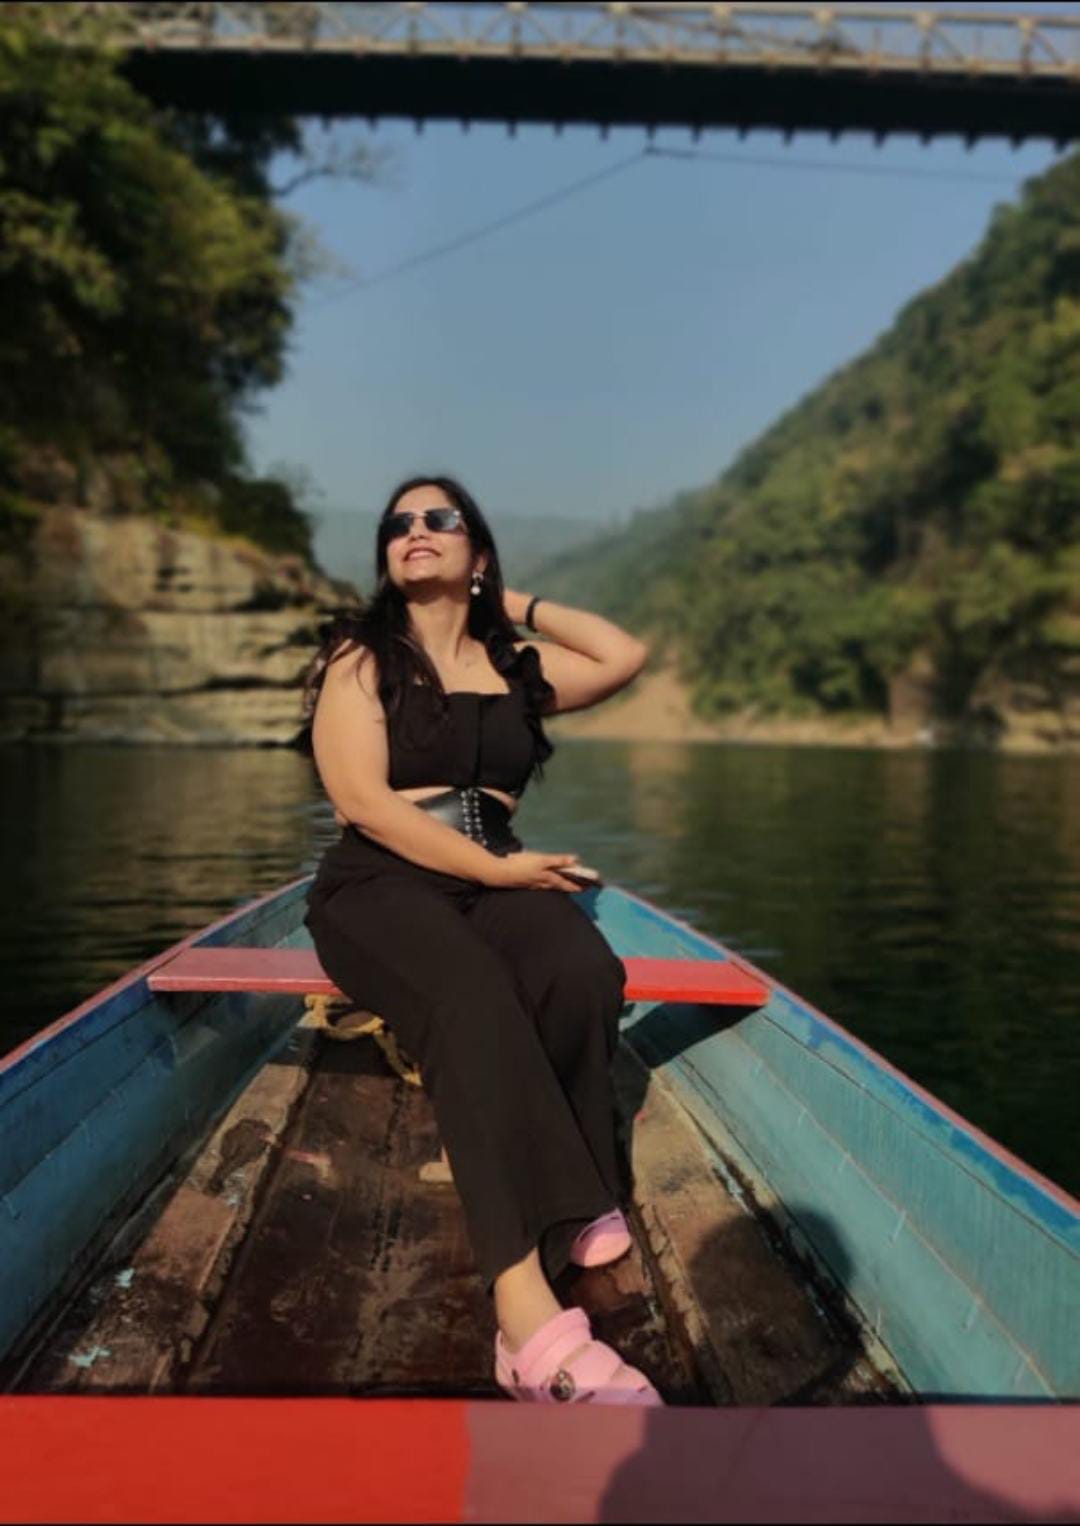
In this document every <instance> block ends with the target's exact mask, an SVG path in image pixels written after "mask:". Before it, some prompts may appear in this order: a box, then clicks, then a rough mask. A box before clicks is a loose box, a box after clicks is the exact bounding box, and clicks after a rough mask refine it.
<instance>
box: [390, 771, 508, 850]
mask: <svg viewBox="0 0 1080 1526" xmlns="http://www.w3.org/2000/svg"><path fill="white" fill-rule="evenodd" d="M412 803H413V805H418V806H419V807H420V809H421V810H422V811H427V813H428V815H429V816H435V817H437V818H438V820H439V821H445V822H446V824H447V826H448V827H454V828H455V830H457V831H458V832H464V834H465V836H466V837H470V838H472V840H473V842H478V843H479V844H480V846H481V847H482V848H487V849H488V850H489V852H491V853H494V854H496V855H497V856H498V857H499V858H505V857H506V855H507V854H508V853H519V852H520V851H521V849H522V848H523V847H524V843H522V842H520V841H519V840H518V838H516V837H515V836H514V834H513V832H512V831H511V828H510V821H511V816H512V812H511V811H509V810H508V809H507V807H506V806H505V805H504V804H503V803H502V801H501V800H498V799H496V797H495V796H494V795H489V794H488V793H487V791H486V790H482V789H479V788H478V787H477V786H476V785H471V784H470V785H466V786H465V787H464V788H457V789H448V790H443V791H442V793H441V794H438V795H428V796H427V797H426V799H424V800H414V801H413V802H412Z"/></svg>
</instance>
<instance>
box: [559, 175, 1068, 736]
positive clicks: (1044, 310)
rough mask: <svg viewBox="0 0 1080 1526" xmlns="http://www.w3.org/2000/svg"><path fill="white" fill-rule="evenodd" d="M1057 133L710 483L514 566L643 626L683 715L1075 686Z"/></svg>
mask: <svg viewBox="0 0 1080 1526" xmlns="http://www.w3.org/2000/svg"><path fill="white" fill-rule="evenodd" d="M1078 526H1080V156H1076V155H1074V156H1071V157H1070V158H1068V159H1066V160H1064V161H1062V162H1060V163H1058V164H1057V165H1055V166H1054V167H1053V168H1052V169H1051V170H1050V171H1048V172H1047V173H1046V174H1044V175H1042V176H1040V177H1038V178H1036V179H1033V180H1032V181H1030V182H1028V183H1027V185H1026V186H1025V187H1024V190H1023V192H1022V195H1021V197H1020V199H1019V201H1018V203H1017V204H1010V205H1005V206H1001V207H999V208H998V209H997V210H996V212H995V213H994V216H993V218H992V220H991V223H990V226H989V228H988V230H987V233H986V234H985V236H984V238H983V240H982V242H981V243H980V245H979V246H978V248H977V249H976V250H975V251H974V253H973V254H972V255H971V256H970V257H969V258H968V259H966V260H964V261H963V262H962V263H961V264H960V265H959V266H958V267H957V268H956V269H954V270H953V271H951V272H950V273H949V274H948V275H947V276H946V277H945V278H944V279H943V280H942V281H941V282H940V283H938V284H937V285H936V286H934V287H932V288H931V289H930V290H928V291H926V292H923V293H922V294H920V295H919V296H918V297H916V298H915V299H914V300H913V301H911V302H910V303H908V304H907V306H906V307H904V308H903V310H902V311H901V312H900V313H899V315H898V316H897V318H896V320H895V322H894V323H893V325H892V326H891V328H890V329H889V330H888V331H887V332H886V333H885V334H884V335H883V336H882V337H881V339H880V340H879V341H878V342H877V343H875V344H874V345H873V346H872V347H871V349H870V350H869V351H867V352H866V353H865V354H863V355H861V356H859V357H858V358H857V359H856V360H854V361H852V362H851V363H850V364H848V365H846V366H844V367H843V368H842V369H841V370H839V371H838V372H836V373H835V374H834V375H832V376H830V377H829V378H828V379H827V380H826V381H825V382H824V383H823V384H822V385H821V386H820V387H818V388H817V389H816V390H815V391H813V392H812V393H811V394H810V395H809V396H807V397H806V398H804V399H803V400H802V401H801V402H799V403H798V404H797V405H796V406H795V407H793V408H792V409H790V410H789V411H788V412H787V413H785V414H784V415H783V416H782V417H781V418H780V419H778V420H777V422H776V423H775V424H774V425H772V426H771V427H770V428H769V429H768V430H767V431H766V432H765V433H764V434H763V435H762V436H761V437H760V438H759V439H757V440H755V441H754V442H753V443H752V444H751V445H750V446H749V447H748V448H746V449H745V450H744V451H743V452H742V453H741V454H740V455H739V457H738V458H737V459H736V461H735V462H734V464H733V465H732V466H731V467H730V469H729V470H727V471H725V472H724V473H723V475H722V476H721V477H720V478H719V479H718V480H717V481H716V482H715V483H712V484H710V485H708V486H706V487H704V488H702V489H700V490H698V491H694V492H688V493H685V494H682V495H680V496H679V497H678V498H677V499H676V500H675V501H674V502H673V503H671V504H670V505H669V506H667V507H665V508H661V509H658V510H654V511H650V512H646V513H640V514H638V515H636V516H635V517H634V519H633V520H632V521H631V522H630V525H629V527H628V528H627V529H626V530H624V531H622V532H621V533H619V534H617V535H613V536H606V537H602V538H600V539H598V540H596V541H595V542H594V543H593V544H592V545H591V546H590V547H589V548H587V554H586V555H577V554H571V555H568V556H562V557H559V558H556V559H554V560H552V561H551V562H549V563H548V564H547V565H546V566H545V567H543V568H542V569H541V570H540V571H538V572H537V573H536V574H535V575H534V581H535V582H536V583H537V586H542V587H544V589H545V591H547V592H548V593H550V594H551V596H552V597H557V598H562V599H565V600H566V601H568V602H570V603H577V604H584V605H586V606H589V607H593V608H596V609H599V610H601V611H603V612H604V613H607V614H609V615H610V616H611V617H612V618H613V619H616V620H619V621H620V622H621V623H625V624H627V625H628V626H630V627H631V628H633V629H635V630H640V631H646V630H648V631H651V632H652V633H653V634H654V635H655V636H656V637H657V638H659V641H660V646H661V649H662V650H663V649H667V650H669V651H671V652H672V653H673V654H674V655H675V656H676V657H677V660H678V665H679V668H680V671H681V673H682V676H683V677H684V678H685V679H686V680H687V681H688V682H689V684H690V686H691V692H692V696H693V701H694V706H695V709H696V710H697V711H698V712H699V713H700V714H701V715H702V716H703V717H716V716H720V715H722V714H724V713H730V712H732V711H738V710H750V711H754V712H757V713H759V714H770V713H772V714H785V713H786V714H800V713H801V714H813V713H842V712H847V713H850V714H855V713H863V714H865V713H877V714H886V715H890V716H894V717H896V716H898V715H900V714H902V713H903V714H911V713H912V712H917V713H918V714H919V715H920V716H921V718H922V719H923V720H924V721H927V722H930V721H935V720H936V721H938V722H944V723H945V724H946V725H947V726H949V727H952V728H953V729H954V730H959V731H960V732H963V731H964V730H965V728H971V727H974V728H975V729H976V731H978V732H980V734H987V733H989V734H991V735H992V734H993V733H994V732H995V731H996V730H997V729H999V728H1000V726H1001V725H1002V724H1003V715H1004V713H1005V712H1006V711H1009V710H1012V709H1015V708H1016V707H1020V708H1024V707H1028V708H1032V709H1036V710H1047V711H1049V712H1056V713H1057V714H1058V715H1060V716H1062V717H1064V718H1065V719H1064V721H1063V724H1064V727H1065V730H1066V731H1067V730H1068V727H1069V724H1073V725H1076V724H1077V723H1076V722H1075V721H1073V722H1071V723H1070V722H1069V721H1068V719H1067V711H1068V709H1069V701H1070V699H1071V700H1072V702H1073V703H1074V704H1076V703H1077V701H1078V700H1080V542H1078Z"/></svg>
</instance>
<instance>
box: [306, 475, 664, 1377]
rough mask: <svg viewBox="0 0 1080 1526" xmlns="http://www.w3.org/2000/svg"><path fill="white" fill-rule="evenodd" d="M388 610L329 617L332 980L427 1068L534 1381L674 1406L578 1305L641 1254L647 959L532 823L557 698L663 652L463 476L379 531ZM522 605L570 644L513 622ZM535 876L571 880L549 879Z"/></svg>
mask: <svg viewBox="0 0 1080 1526" xmlns="http://www.w3.org/2000/svg"><path fill="white" fill-rule="evenodd" d="M376 560H377V572H378V586H377V589H376V591H375V594H374V597H373V598H372V600H371V602H370V604H369V605H368V607H367V608H366V609H365V610H364V611H362V612H357V613H356V614H353V615H346V616H342V617H339V619H338V620H337V621H336V622H335V623H334V624H333V625H332V626H331V627H330V628H329V630H328V631H327V632H326V639H325V641H324V644H323V647H322V650H321V651H320V653H319V655H318V657H317V658H316V661H315V664H314V666H313V670H312V673H313V676H312V678H311V680H310V682H309V686H308V691H307V700H308V714H309V716H310V717H311V745H312V749H313V752H314V756H315V761H316V765H317V767H318V771H319V775H320V777H321V779H322V781H323V784H324V786H325V788H326V791H327V794H328V795H329V797H330V799H331V800H332V802H333V804H334V807H335V812H336V815H337V819H338V820H339V822H341V823H343V824H344V830H343V832H342V835H341V838H340V840H339V841H338V842H337V843H335V844H334V845H333V846H332V847H331V848H330V849H328V851H327V853H326V854H325V856H324V858H323V860H322V863H321V864H320V866H319V871H318V873H317V875H316V878H315V882H314V884H313V886H312V889H311V893H310V901H309V910H308V915H307V919H306V921H307V926H308V928H309V929H310V931H311V934H312V938H313V940H314V943H315V947H316V949H317V950H318V953H319V957H320V959H321V961H322V964H323V967H324V968H325V969H326V971H327V973H328V974H329V975H330V976H331V978H332V979H333V980H334V981H335V983H336V984H337V985H338V986H339V987H340V988H341V989H342V990H343V991H344V992H345V993H346V995H348V996H349V997H350V998H352V999H353V1000H354V1001H355V1002H356V1003H357V1005H358V1006H361V1007H364V1008H367V1009H369V1010H372V1011H375V1012H378V1013H379V1014H380V1015H381V1016H382V1017H383V1019H384V1020H385V1022H386V1023H387V1025H388V1027H389V1028H390V1030H391V1032H392V1033H393V1034H394V1036H395V1037H396V1039H397V1040H398V1042H399V1043H400V1044H401V1045H402V1047H403V1048H405V1049H406V1050H407V1051H408V1052H409V1053H410V1054H411V1055H412V1056H413V1057H414V1058H415V1059H416V1060H417V1061H418V1063H419V1066H420V1073H421V1077H422V1079H423V1084H424V1088H425V1090H426V1091H427V1092H428V1094H429V1096H430V1098H431V1101H432V1104H433V1107H434V1111H435V1117H436V1122H437V1124H438V1129H439V1135H440V1138H441V1140H442V1142H443V1145H444V1147H445V1150H446V1153H447V1156H448V1159H449V1163H450V1167H451V1170H452V1172H453V1177H454V1183H455V1186H456V1187H457V1190H458V1193H459V1195H460V1197H461V1201H462V1206H463V1209H464V1213H465V1218H466V1223H467V1226H468V1230H469V1235H470V1240H471V1244H472V1247H473V1251H474V1254H475V1256H476V1260H477V1263H478V1265H479V1267H480V1270H481V1272H482V1274H483V1276H484V1279H485V1284H486V1286H487V1287H488V1289H489V1291H491V1292H493V1294H494V1303H495V1314H496V1319H497V1323H498V1333H497V1335H496V1343H495V1345H496V1351H495V1370H496V1378H497V1381H498V1382H499V1383H500V1385H501V1386H502V1387H503V1388H504V1389H505V1390H506V1391H507V1392H508V1393H511V1394H512V1395H514V1397H516V1398H519V1399H534V1400H540V1401H551V1400H555V1401H562V1402H566V1401H582V1400H592V1401H594V1402H608V1403H620V1404H651V1405H655V1404H660V1403H661V1402H662V1401H661V1399H660V1397H659V1395H658V1394H657V1393H656V1390H655V1389H654V1388H653V1387H652V1385H651V1384H650V1383H649V1381H648V1379H647V1378H645V1377H644V1375H643V1374H642V1373H640V1372H638V1371H637V1370H636V1369H634V1368H631V1367H629V1366H627V1365H626V1364H625V1363H624V1362H622V1360H621V1359H620V1358H619V1357H618V1355H617V1354H616V1353H615V1352H614V1351H612V1349H611V1348H610V1347H609V1346H606V1345H604V1344H603V1343H601V1342H599V1341H596V1340H594V1339H593V1338H592V1335H591V1331H590V1328H589V1322H588V1319H587V1317H586V1316H585V1314H584V1312H583V1311H582V1310H580V1309H566V1310H563V1309H562V1308H561V1307H560V1305H559V1303H558V1300H557V1299H556V1297H555V1294H554V1293H553V1291H552V1288H551V1281H552V1279H554V1278H555V1277H557V1276H558V1275H559V1273H560V1272H561V1271H563V1270H564V1268H565V1267H566V1265H567V1264H568V1262H570V1261H574V1262H576V1263H577V1264H579V1265H599V1264H603V1263H605V1262H607V1261H611V1260H614V1259H616V1257H618V1256H619V1255H622V1254H625V1252H626V1251H627V1250H628V1249H629V1246H630V1237H629V1234H628V1232H627V1226H626V1222H625V1219H624V1217H623V1216H622V1214H621V1212H620V1211H619V1208H618V1199H619V1194H620V1177H619V1172H618V1168H617V1162H616V1146H615V1112H614V1103H613V1096H612V1086H611V1075H610V1064H611V1058H612V1055H613V1053H614V1049H615V1044H616V1042H617V1024H618V1018H619V1014H620V1011H621V1008H622V1001H623V987H624V980H625V971H624V969H623V966H622V964H621V963H620V961H619V960H618V959H617V958H616V957H615V955H614V954H613V953H612V952H611V950H610V948H609V947H608V945H607V943H606V942H605V940H604V938H603V937H602V935H601V934H600V933H599V932H598V931H597V929H596V928H595V927H594V925H593V923H592V922H591V921H590V920H589V918H588V917H587V916H586V915H585V913H584V912H583V910H582V908H581V907H580V906H578V905H576V904H575V903H574V902H573V901H572V900H571V899H570V897H571V895H572V894H573V893H574V892H576V891H577V890H579V889H580V888H581V884H580V882H578V883H575V881H574V880H572V879H570V878H568V877H567V874H566V873H565V872H563V871H574V870H575V866H576V865H577V854H574V853H537V852H531V851H529V850H528V849H525V848H523V847H522V844H521V843H520V841H519V840H518V839H517V838H516V837H515V836H514V834H513V832H512V830H511V828H510V820H511V816H512V814H513V812H514V810H515V808H516V805H517V802H518V800H519V799H520V796H521V795H522V793H523V791H524V789H525V786H526V783H527V781H528V779H529V777H530V776H531V775H532V774H533V773H535V774H537V775H538V776H539V775H540V774H541V772H542V765H543V762H544V760H545V759H546V758H547V757H549V756H550V755H551V753H552V751H553V748H552V746H551V743H550V742H549V741H548V739H547V738H546V737H545V735H544V731H543V726H542V723H541V713H545V714H554V713H555V712H556V711H562V710H580V709H583V708H585V707H586V706H588V705H593V704H595V703H597V701H599V700H601V699H604V698H605V697H606V696H608V695H610V694H614V693H615V692H616V691H617V690H619V689H621V688H623V687H624V686H625V685H626V684H627V683H629V681H630V680H631V679H632V678H633V677H634V676H635V674H636V673H638V672H640V670H641V668H642V666H643V665H644V663H645V659H646V655H647V653H646V649H645V647H644V646H643V645H642V643H641V642H640V641H637V640H635V639H634V638H633V637H632V636H629V635H627V634H626V633H625V632H624V631H622V630H620V629H619V628H618V627H617V626H615V625H613V624H611V623H610V622H609V621H607V620H604V619H602V618H601V617H600V616H599V615H595V614H588V613H586V612H584V611H582V610H576V609H568V608H566V607H564V606H562V605H559V604H555V603H552V602H550V601H548V600H544V601H543V602H541V601H540V600H539V599H538V598H533V599H531V600H530V599H529V598H527V596H526V595H525V594H523V593H516V592H514V591H512V590H509V589H506V590H504V588H503V585H502V577H501V574H500V571H499V561H498V556H497V554H496V550H495V544H494V541H493V539H492V535H491V531H490V529H489V527H488V525H487V523H486V521H485V519H484V517H483V515H482V514H481V512H480V510H479V508H478V507H477V505H476V504H475V503H474V501H473V499H472V498H471V497H470V496H469V494H468V493H467V492H466V491H465V489H464V488H463V487H461V485H460V484H459V483H457V482H455V481H454V480H453V479H451V478H448V477H414V478H411V479H410V480H409V481H407V482H404V483H402V484H401V486H400V487H398V489H397V490H396V491H395V492H394V494H393V495H392V497H391V499H390V502H389V504H388V505H387V508H386V510H385V511H384V513H383V515H382V517H381V519H380V524H379V531H378V539H377V553H376ZM523 622H524V623H526V624H527V626H528V628H529V629H531V630H537V631H539V632H540V633H541V634H542V635H544V636H546V637H547V638H548V640H547V641H545V642H544V643H543V644H542V645H540V646H534V645H532V644H530V643H529V642H527V641H520V640H518V639H516V638H517V632H516V630H515V628H514V627H515V625H516V624H520V623H523ZM537 891H554V892H555V894H553V895H538V894H536V892H537Z"/></svg>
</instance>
